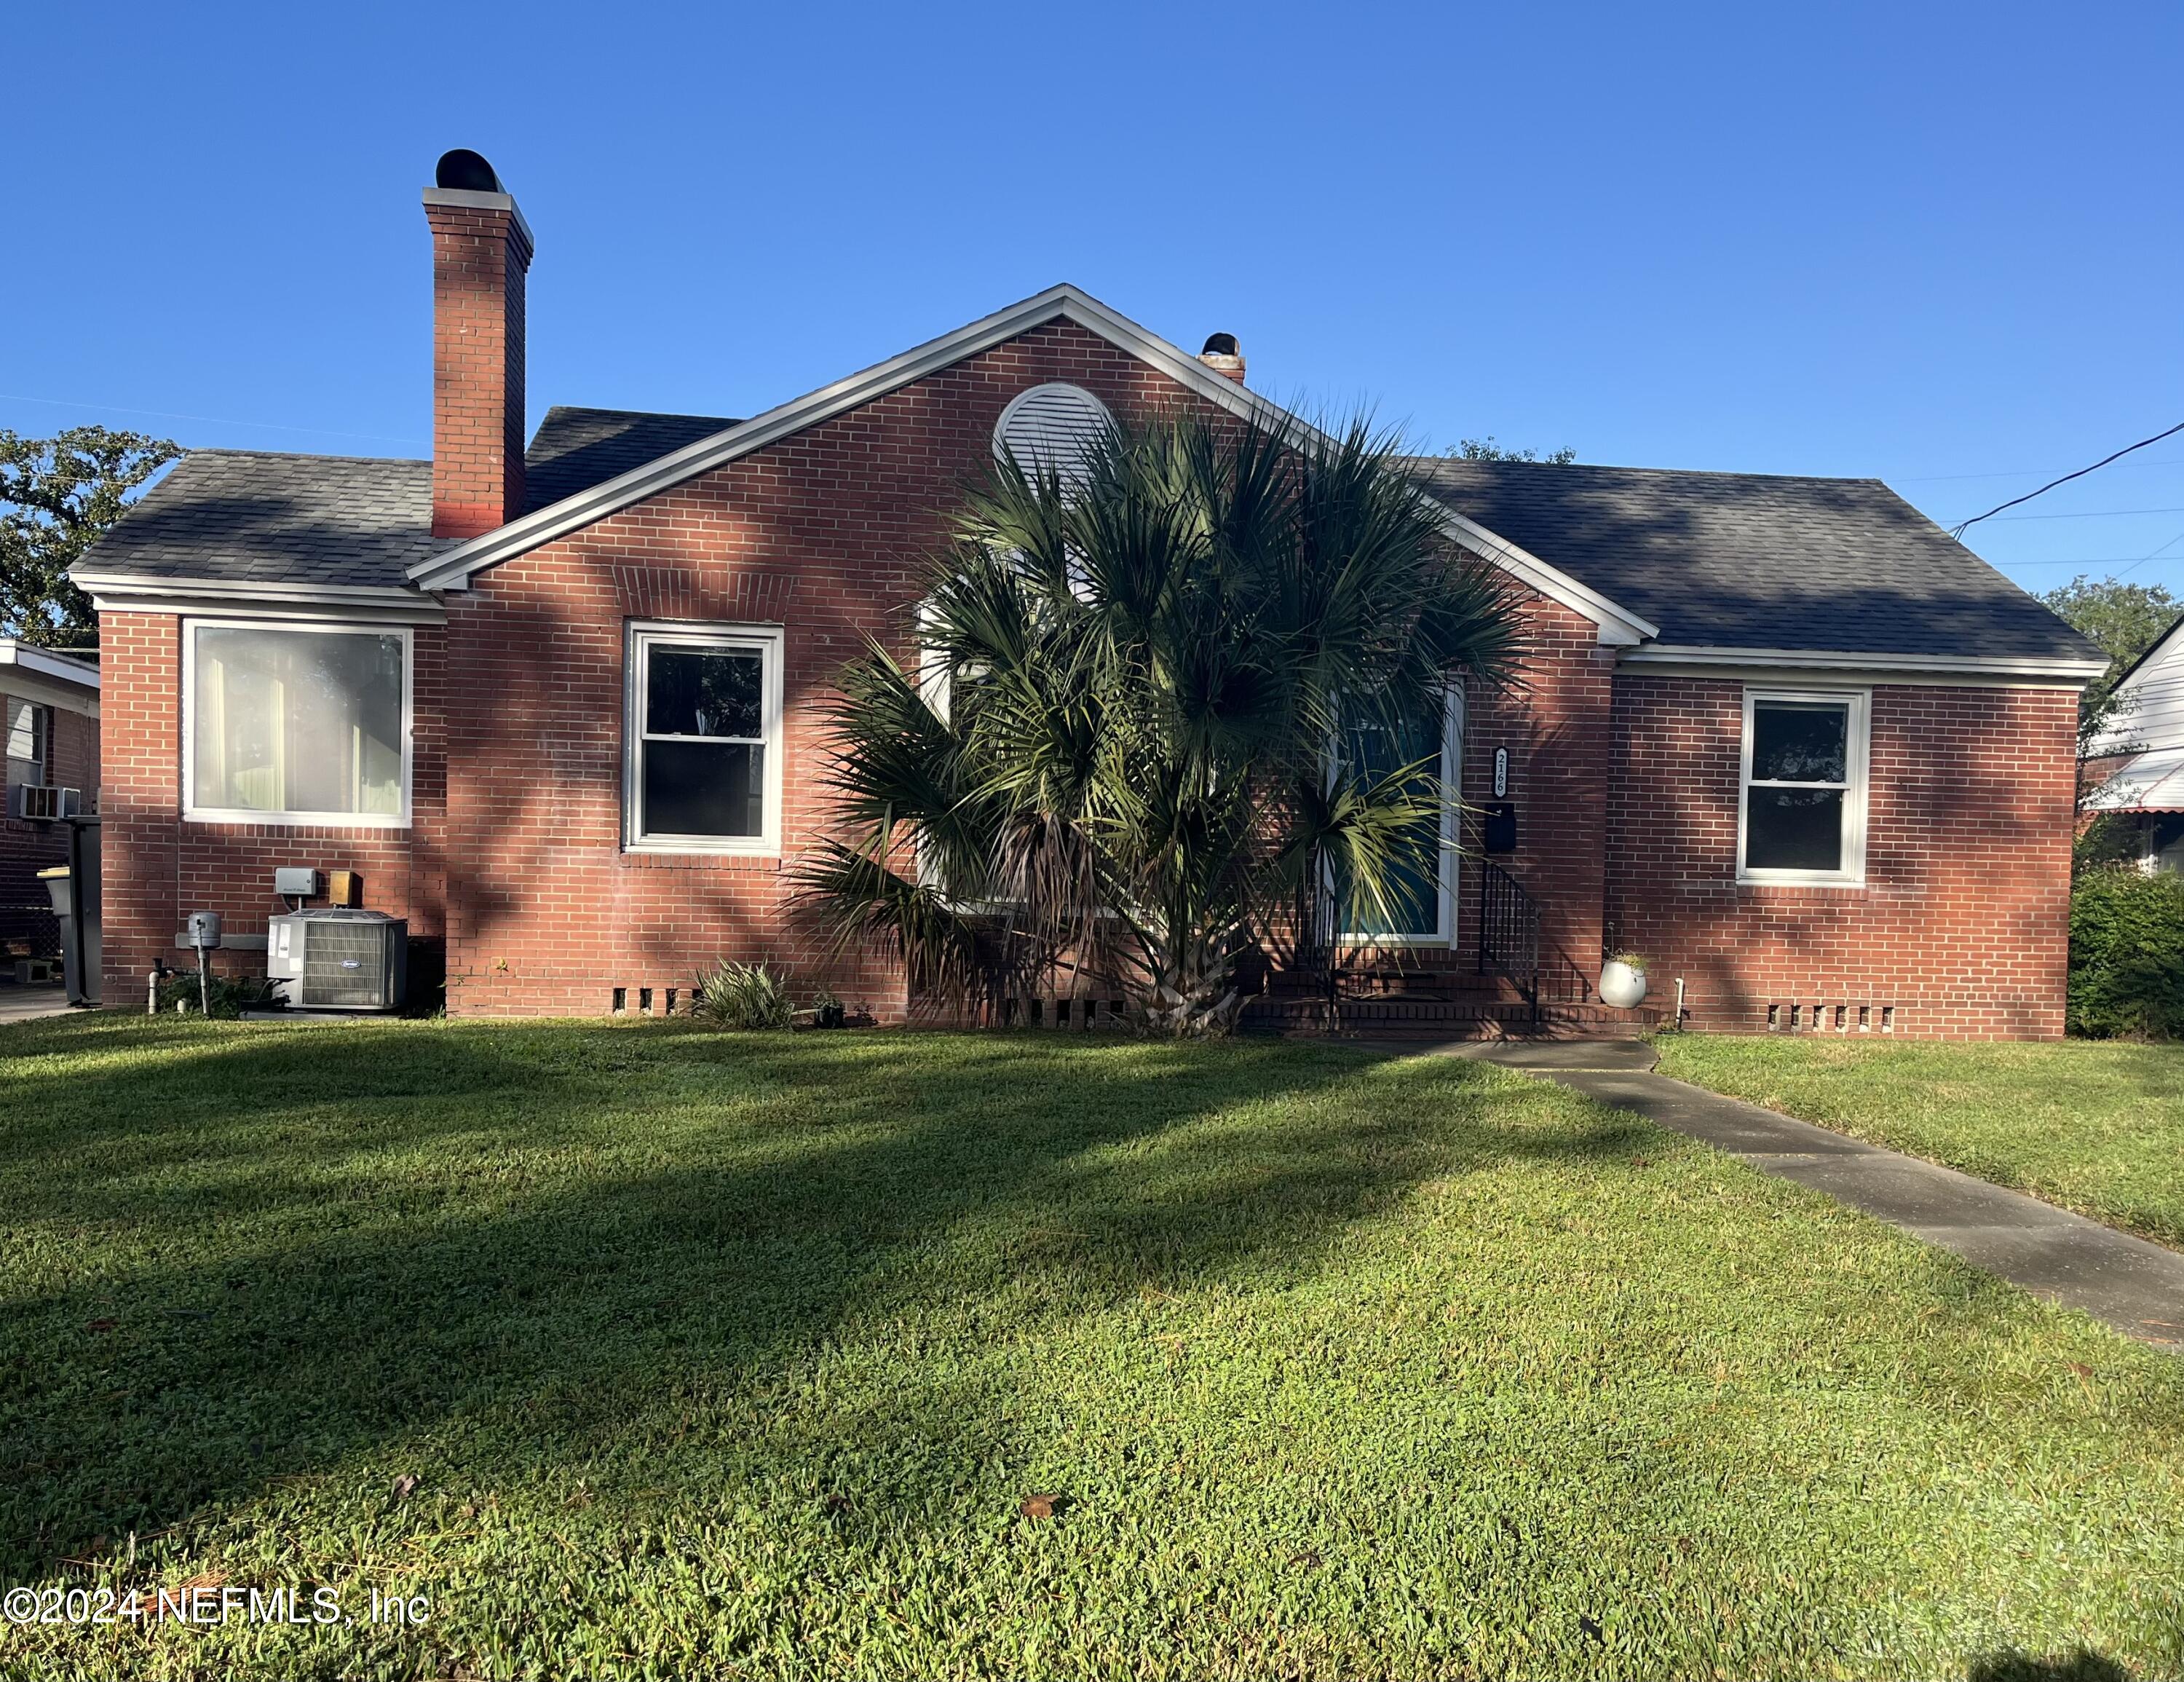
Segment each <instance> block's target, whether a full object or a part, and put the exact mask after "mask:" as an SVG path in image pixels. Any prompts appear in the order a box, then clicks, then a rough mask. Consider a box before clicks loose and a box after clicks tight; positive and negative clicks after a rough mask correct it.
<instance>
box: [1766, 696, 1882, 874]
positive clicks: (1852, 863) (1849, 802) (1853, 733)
mask: <svg viewBox="0 0 2184 1682" xmlns="http://www.w3.org/2000/svg"><path fill="white" fill-rule="evenodd" d="M1777 701H1779V702H1782V703H1784V704H1786V705H1803V706H1814V705H1819V706H1847V708H1848V709H1849V715H1848V716H1847V719H1846V720H1845V721H1844V724H1845V727H1844V731H1843V736H1844V742H1843V760H1844V764H1843V778H1844V780H1843V782H1842V783H1841V788H1842V791H1843V804H1842V863H1841V867H1840V868H1839V869H1836V870H1785V869H1780V868H1765V867H1762V868H1757V869H1755V868H1753V867H1752V866H1749V865H1747V864H1746V863H1745V861H1744V856H1745V854H1744V849H1745V840H1746V836H1745V831H1746V829H1747V827H1749V825H1750V823H1751V821H1752V786H1753V785H1752V715H1753V710H1754V709H1755V707H1757V706H1758V705H1760V704H1761V703H1766V702H1777ZM1872 721H1873V691H1872V690H1870V689H1771V688H1747V689H1746V690H1745V692H1744V743H1743V748H1742V752H1741V756H1740V758H1739V760H1738V766H1737V776H1736V879H1737V881H1738V882H1740V883H1751V884H1752V885H1754V886H1761V887H1763V886H1766V885H1768V884H1769V883H1773V884H1777V885H1782V886H1791V887H1799V888H1863V887H1864V886H1865V828H1866V803H1867V785H1868V783H1869V775H1868V771H1869V765H1870V763H1871V754H1872ZM1758 786H1759V787H1760V788H1835V787H1836V786H1838V785H1836V784H1835V783H1780V782H1763V783H1760V784H1759V785H1758Z"/></svg>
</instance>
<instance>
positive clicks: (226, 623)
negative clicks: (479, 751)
mask: <svg viewBox="0 0 2184 1682" xmlns="http://www.w3.org/2000/svg"><path fill="white" fill-rule="evenodd" d="M200 631H259V632H268V631H278V632H296V633H298V634H299V635H303V636H328V635H332V636H348V637H398V638H401V640H402V810H400V811H398V812H315V811H278V812H265V811H254V810H250V809H249V808H248V807H243V806H200V805H198V795H197V780H198V744H197V705H198V632H200ZM416 687H417V640H416V637H415V634H414V632H412V631H411V629H410V627H409V626H406V625H382V624H379V623H376V622H373V621H358V620H350V619H281V620H267V619H185V620H183V621H182V744H181V745H182V816H183V819H184V820H185V821H186V822H190V823H249V824H257V825H259V826H260V827H265V828H270V829H407V828H408V827H409V822H410V811H409V780H410V776H411V773H412V770H413V767H414V766H415V760H416V723H417V710H416Z"/></svg>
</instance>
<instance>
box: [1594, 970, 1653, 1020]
mask: <svg viewBox="0 0 2184 1682" xmlns="http://www.w3.org/2000/svg"><path fill="white" fill-rule="evenodd" d="M1645 999H1646V972H1645V971H1643V970H1641V969H1633V968H1632V967H1631V966H1630V965H1629V964H1625V963H1622V962H1619V961H1617V960H1615V959H1613V958H1610V959H1609V960H1608V961H1607V962H1606V963H1604V964H1602V966H1600V1002H1601V1003H1602V1004H1603V1005H1613V1006H1614V1007H1615V1008H1616V1009H1617V1010H1619V1011H1628V1010H1630V1009H1633V1008H1634V1007H1635V1006H1636V1005H1641V1004H1642V1003H1644V1002H1645Z"/></svg>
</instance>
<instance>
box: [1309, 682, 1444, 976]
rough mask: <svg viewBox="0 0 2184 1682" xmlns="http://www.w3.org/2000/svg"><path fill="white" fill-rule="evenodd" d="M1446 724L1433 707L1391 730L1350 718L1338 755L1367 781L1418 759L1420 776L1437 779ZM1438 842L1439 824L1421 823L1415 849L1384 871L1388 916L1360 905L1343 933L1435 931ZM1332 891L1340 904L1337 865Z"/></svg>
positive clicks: (1347, 887)
mask: <svg viewBox="0 0 2184 1682" xmlns="http://www.w3.org/2000/svg"><path fill="white" fill-rule="evenodd" d="M1445 729H1446V719H1445V717H1444V716H1443V715H1442V713H1441V711H1440V709H1439V708H1435V709H1434V710H1431V711H1429V712H1428V713H1427V714H1425V715H1424V716H1418V717H1412V718H1407V719H1405V720H1403V721H1402V723H1401V727H1399V728H1396V729H1392V730H1391V729H1390V728H1389V727H1387V726H1386V725H1385V724H1382V723H1379V721H1374V720H1370V719H1364V718H1354V719H1352V720H1351V721H1350V723H1349V726H1348V727H1347V728H1346V730H1345V731H1344V732H1343V741H1342V756H1343V759H1344V761H1345V763H1346V766H1347V767H1348V768H1349V769H1351V770H1352V771H1355V772H1356V773H1357V775H1358V776H1360V777H1364V778H1367V779H1375V780H1376V779H1378V778H1379V777H1386V776H1388V775H1390V773H1391V772H1394V771H1400V770H1401V769H1402V768H1403V767H1404V766H1410V765H1417V764H1418V763H1419V762H1420V761H1421V760H1423V761H1424V762H1425V772H1426V775H1428V776H1430V777H1438V776H1439V775H1440V750H1441V735H1442V732H1443V731H1444V730H1445ZM1413 787H1414V788H1417V791H1418V792H1419V793H1424V788H1423V787H1422V786H1420V785H1418V783H1414V784H1413ZM1389 887H1390V894H1389V898H1390V901H1391V904H1390V907H1389V909H1390V912H1391V913H1392V916H1390V918H1388V919H1385V920H1384V919H1382V918H1380V917H1378V916H1373V915H1372V914H1371V913H1369V912H1367V911H1362V909H1361V910H1356V911H1351V912H1350V913H1349V914H1348V916H1347V918H1346V921H1349V922H1354V923H1355V925H1356V926H1355V927H1349V928H1346V929H1345V930H1344V931H1343V933H1346V934H1357V935H1370V936H1410V937H1413V938H1418V937H1424V938H1432V937H1433V936H1434V935H1435V934H1436V933H1438V932H1439V931H1440V823H1439V822H1438V821H1437V820H1428V821H1427V822H1425V823H1424V824H1421V825H1420V826H1419V829H1418V847H1417V850H1416V851H1415V852H1413V853H1412V855H1411V856H1410V857H1409V858H1408V859H1407V860H1404V861H1402V862H1401V863H1399V864H1397V865H1396V867H1395V868H1394V869H1393V870H1392V871H1391V872H1390V882H1389ZM1334 891H1335V895H1336V898H1337V901H1338V903H1342V904H1346V903H1347V901H1348V899H1349V895H1350V892H1351V883H1350V873H1349V872H1348V871H1346V870H1345V869H1344V868H1343V867H1342V866H1341V865H1340V863H1338V864H1337V865H1336V866H1335V872H1334Z"/></svg>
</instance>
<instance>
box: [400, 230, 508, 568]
mask: <svg viewBox="0 0 2184 1682" xmlns="http://www.w3.org/2000/svg"><path fill="white" fill-rule="evenodd" d="M425 219H426V221H427V222H428V223H429V224H430V225H431V226H432V532H433V534H434V535H435V536H436V537H477V536H478V535H480V534H481V533H482V532H490V531H492V530H493V528H494V527H495V526H500V525H503V524H504V523H505V522H506V521H510V520H513V519H514V518H515V516H516V515H520V514H521V513H522V512H523V420H524V411H523V390H524V383H523V382H524V298H523V294H524V274H525V270H526V269H527V268H528V267H529V266H530V263H531V242H530V241H529V239H528V238H527V237H526V236H525V234H524V232H523V230H522V228H521V226H520V225H519V224H518V223H517V222H516V220H515V215H514V214H513V213H512V212H510V211H507V210H499V209H486V208H483V207H480V206H468V205H454V204H430V203H428V204H427V205H426V207H425Z"/></svg>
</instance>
